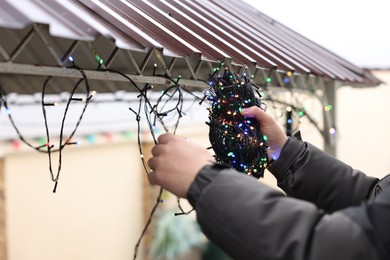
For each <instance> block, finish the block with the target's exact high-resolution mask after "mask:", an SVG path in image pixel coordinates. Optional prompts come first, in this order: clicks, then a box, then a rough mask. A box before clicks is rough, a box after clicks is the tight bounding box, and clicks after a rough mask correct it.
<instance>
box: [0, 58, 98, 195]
mask: <svg viewBox="0 0 390 260" xmlns="http://www.w3.org/2000/svg"><path fill="white" fill-rule="evenodd" d="M69 61H71V63H72V65H71V66H68V67H67V68H72V69H77V70H78V71H79V72H80V74H81V76H82V78H81V79H79V80H78V81H77V82H76V84H75V85H74V86H73V88H72V90H71V91H70V92H69V96H68V99H67V103H66V106H65V111H64V114H63V117H62V122H61V128H60V138H59V144H58V146H55V145H54V144H53V143H51V142H50V129H49V126H48V120H47V112H46V111H47V107H56V106H57V105H58V104H57V103H55V102H46V101H45V96H46V88H47V86H48V85H49V82H50V81H51V80H52V79H53V77H52V76H48V77H46V79H45V81H44V83H43V86H42V93H41V107H42V114H43V118H44V125H45V133H46V141H45V142H44V143H43V144H41V145H39V146H35V145H33V144H32V143H30V142H29V141H27V139H26V138H25V137H24V135H23V134H22V132H21V131H20V130H19V128H18V127H17V126H16V124H15V121H14V119H13V116H12V113H11V109H10V107H9V106H8V101H7V93H6V91H5V90H4V89H3V88H2V86H0V98H1V99H0V100H1V103H2V105H3V106H4V108H5V110H6V113H7V115H8V118H9V120H10V122H11V124H12V126H13V128H14V129H15V131H16V134H17V135H18V138H19V139H20V140H21V141H22V142H23V143H25V144H26V145H27V146H29V147H31V148H33V149H34V150H36V151H38V152H40V153H46V154H47V156H48V160H49V171H50V177H51V180H52V181H53V182H54V188H53V193H55V192H56V190H57V185H58V180H59V177H60V173H61V167H62V150H63V149H64V148H65V147H66V146H68V145H75V144H78V142H77V141H76V142H74V141H72V138H73V136H74V134H75V133H76V131H77V128H78V127H79V125H80V123H81V120H82V118H83V116H84V113H85V111H86V108H87V106H88V104H89V102H90V100H91V99H92V97H93V96H94V95H95V94H96V92H94V91H91V90H90V87H89V84H88V79H87V77H86V75H85V73H84V70H83V69H81V68H79V67H78V66H77V65H76V64H75V63H74V60H73V58H72V57H69ZM83 82H84V85H85V92H84V93H85V95H86V96H85V98H76V97H74V94H75V93H76V91H77V90H78V89H79V87H80V86H81V83H83ZM72 102H84V107H83V109H82V111H81V113H80V116H79V118H78V120H77V122H76V125H75V127H74V128H73V130H72V132H71V133H70V135H69V137H68V138H67V139H66V140H65V142H64V141H63V140H64V126H65V121H66V117H67V112H68V110H69V107H70V105H71V103H72ZM0 107H1V105H0ZM56 152H58V165H57V171H56V173H54V171H53V166H52V165H53V164H52V153H56Z"/></svg>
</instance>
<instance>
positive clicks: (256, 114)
mask: <svg viewBox="0 0 390 260" xmlns="http://www.w3.org/2000/svg"><path fill="white" fill-rule="evenodd" d="M241 114H242V115H243V116H245V117H252V118H255V119H256V120H257V121H258V122H259V123H260V125H266V122H268V121H269V120H272V119H271V117H270V115H268V114H267V113H265V112H264V111H263V110H261V109H260V108H259V107H257V106H252V107H249V108H246V109H243V110H242V111H241Z"/></svg>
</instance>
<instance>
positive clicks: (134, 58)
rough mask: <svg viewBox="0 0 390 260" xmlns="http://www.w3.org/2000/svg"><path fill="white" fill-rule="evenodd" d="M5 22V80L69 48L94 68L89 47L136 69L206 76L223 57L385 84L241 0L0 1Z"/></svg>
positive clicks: (57, 63) (1, 63)
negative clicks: (159, 68)
mask: <svg viewBox="0 0 390 260" xmlns="http://www.w3.org/2000/svg"><path fill="white" fill-rule="evenodd" d="M238 7H239V8H238ZM0 27H2V28H1V29H0V32H1V33H2V35H3V37H1V39H0V73H3V77H1V80H0V83H1V84H4V82H6V83H8V84H12V83H10V82H9V81H7V79H13V80H14V76H13V75H12V74H15V72H17V71H20V73H22V74H23V73H24V74H26V76H25V77H26V78H29V77H30V79H29V80H30V81H29V82H31V77H33V78H34V77H36V76H37V75H38V74H39V73H37V72H33V70H34V68H29V70H31V71H29V72H25V69H24V67H17V69H15V66H14V67H12V68H11V65H10V64H13V65H19V64H30V65H31V64H34V65H37V64H38V65H41V66H47V67H61V66H62V65H63V64H65V62H66V58H67V56H69V55H71V54H72V55H79V58H78V60H79V61H80V64H79V66H81V67H83V68H86V69H93V68H94V66H95V63H96V62H95V63H94V61H93V57H92V56H91V55H90V57H84V56H83V55H82V54H83V53H86V52H89V53H91V52H92V54H96V53H99V55H100V56H102V57H105V61H108V60H109V61H110V64H106V65H108V66H111V67H114V68H116V69H119V70H122V71H123V72H125V73H129V74H133V75H150V74H151V73H150V71H151V70H152V69H153V65H151V64H150V63H153V62H155V61H156V60H159V61H160V63H161V64H163V65H165V67H164V66H163V67H164V71H165V72H167V71H168V72H169V71H170V69H172V68H173V67H174V66H176V68H177V71H178V72H182V73H180V74H182V75H184V79H185V78H187V79H207V75H208V72H209V71H210V67H212V65H213V64H218V63H220V62H221V61H225V62H227V63H228V64H229V65H230V66H232V67H233V68H240V67H241V68H242V67H244V66H249V67H250V69H251V70H252V71H251V72H252V73H253V74H256V70H258V69H260V70H269V71H272V70H277V71H278V72H282V73H283V72H288V71H291V72H294V73H295V74H296V75H314V76H319V77H321V78H324V79H325V80H339V81H344V82H346V83H347V84H358V85H364V86H374V85H377V84H379V83H380V81H379V80H378V79H376V78H375V77H374V76H373V75H372V74H371V73H369V72H367V71H366V70H364V69H362V68H359V67H358V66H355V65H354V64H352V63H350V62H348V61H346V60H345V59H343V58H341V57H339V56H337V55H335V54H334V53H332V52H330V51H328V50H326V49H325V48H323V47H321V46H320V45H318V44H316V43H314V42H312V41H310V40H309V39H307V38H305V37H303V36H302V35H300V34H298V33H296V32H294V31H293V30H291V29H289V28H288V27H287V26H285V25H283V24H281V23H279V22H277V21H275V20H273V19H272V18H271V17H269V16H267V15H265V14H263V13H262V12H260V11H258V10H256V9H254V8H253V7H252V6H249V5H248V4H246V3H245V2H242V1H240V0H225V1H219V0H211V1H208V0H187V1H186V0H159V1H157V0H128V1H126V0H78V1H70V0H67V1H63V0H61V1H60V0H57V1H53V0H18V1H11V0H8V1H5V0H1V1H0ZM36 36H38V37H36ZM42 43H43V44H42ZM88 43H92V45H91V44H88ZM72 44H73V45H72ZM118 49H119V50H118ZM152 50H154V54H155V56H153V55H152V54H153V52H152ZM48 51H49V52H50V53H48ZM128 51H130V52H128ZM47 53H48V54H47ZM160 55H162V56H163V57H160ZM129 56H131V57H129ZM152 56H153V57H152ZM56 57H57V58H56ZM91 57H92V58H91ZM53 58H54V59H53ZM182 58H183V59H182ZM150 59H151V60H150ZM113 60H115V61H113ZM201 61H205V62H208V63H209V65H208V66H206V67H207V68H205V67H204V66H203V67H201V66H202V62H201ZM130 63H132V64H130ZM129 64H130V65H132V66H130V65H129ZM203 65H204V63H203ZM45 69H47V68H46V67H45ZM23 71H24V72H23ZM28 74H30V75H28ZM40 74H42V76H43V74H44V73H42V72H40ZM31 75H35V76H31ZM260 81H261V80H260ZM14 84H15V83H14ZM24 84H26V83H24ZM102 84H108V83H102ZM275 84H277V83H276V82H275ZM111 89H112V90H115V89H116V87H112V86H111ZM108 90H110V88H108ZM33 91H36V89H35V88H34V87H32V90H31V91H30V92H33ZM27 92H28V91H27Z"/></svg>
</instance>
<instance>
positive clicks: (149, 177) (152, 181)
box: [148, 171, 157, 185]
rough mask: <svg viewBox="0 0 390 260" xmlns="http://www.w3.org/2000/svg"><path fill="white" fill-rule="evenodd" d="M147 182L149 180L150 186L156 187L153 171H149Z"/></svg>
mask: <svg viewBox="0 0 390 260" xmlns="http://www.w3.org/2000/svg"><path fill="white" fill-rule="evenodd" d="M148 180H149V183H150V184H152V185H156V184H157V180H156V173H155V172H154V171H151V172H150V173H149V174H148Z"/></svg>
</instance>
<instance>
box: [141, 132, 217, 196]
mask: <svg viewBox="0 0 390 260" xmlns="http://www.w3.org/2000/svg"><path fill="white" fill-rule="evenodd" d="M152 155H153V157H152V158H150V159H149V161H148V165H149V167H150V168H151V169H152V172H151V173H150V174H149V175H148V178H149V182H150V183H151V184H153V185H154V184H156V185H159V186H161V187H162V188H164V189H166V190H168V191H170V192H172V193H173V194H175V195H176V196H179V197H182V198H186V196H187V192H188V190H189V188H190V186H191V184H192V182H193V181H194V179H195V177H196V175H197V174H198V172H199V170H200V169H201V168H202V167H203V166H205V165H206V164H212V163H213V162H214V157H213V156H212V155H211V154H210V153H209V152H208V151H207V149H205V148H203V147H201V146H199V145H197V144H195V143H192V142H190V141H187V140H186V139H185V138H182V137H179V136H176V135H173V134H163V135H161V136H160V137H159V138H158V144H157V145H156V146H154V147H153V148H152Z"/></svg>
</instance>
